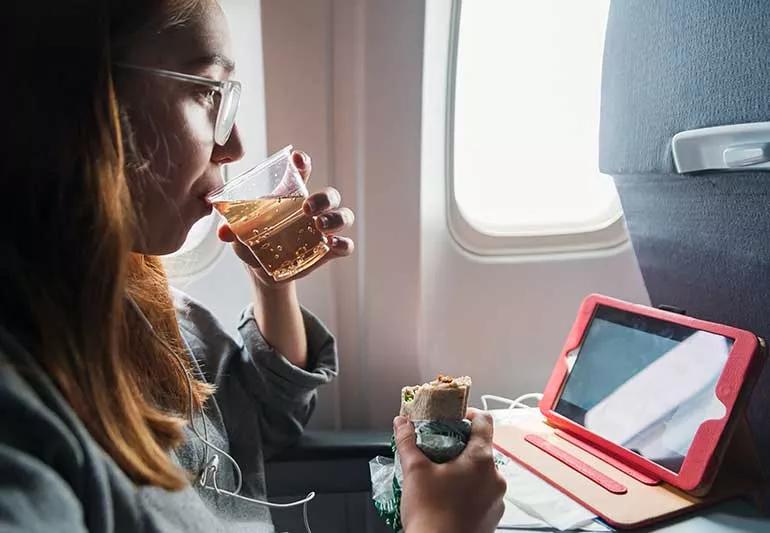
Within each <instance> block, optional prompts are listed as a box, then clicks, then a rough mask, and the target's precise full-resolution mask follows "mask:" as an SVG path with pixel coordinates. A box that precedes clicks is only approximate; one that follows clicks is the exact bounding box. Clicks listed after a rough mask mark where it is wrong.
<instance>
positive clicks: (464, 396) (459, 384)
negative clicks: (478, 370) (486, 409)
mask: <svg viewBox="0 0 770 533" xmlns="http://www.w3.org/2000/svg"><path fill="white" fill-rule="evenodd" d="M470 390H471V378H469V377H468V376H463V377H460V378H453V377H452V376H444V375H442V374H439V375H438V377H437V378H436V379H434V380H433V381H429V382H428V383H423V384H422V385H414V386H412V387H404V388H403V389H401V412H400V414H401V416H405V417H407V418H408V419H409V420H411V421H412V422H414V421H415V420H462V419H463V418H465V411H467V410H468V395H469V394H470Z"/></svg>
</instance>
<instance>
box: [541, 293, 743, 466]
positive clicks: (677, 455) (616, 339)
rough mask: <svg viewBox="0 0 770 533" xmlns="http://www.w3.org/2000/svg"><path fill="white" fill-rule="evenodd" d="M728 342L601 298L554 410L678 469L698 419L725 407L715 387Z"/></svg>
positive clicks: (572, 358)
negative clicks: (616, 306)
mask: <svg viewBox="0 0 770 533" xmlns="http://www.w3.org/2000/svg"><path fill="white" fill-rule="evenodd" d="M733 342H734V340H733V339H731V338H728V337H723V336H722V335H717V334H715V333H709V332H707V331H701V330H697V329H692V328H689V327H687V326H682V325H679V324H673V323H671V322H666V321H663V320H659V319H656V318H651V317H646V316H642V315H637V314H633V313H630V312H627V311H623V310H620V309H615V308H613V307H608V306H604V305H599V306H597V308H596V311H595V312H594V316H593V318H592V319H591V322H590V324H589V325H588V328H587V330H586V333H585V335H584V337H583V342H582V344H581V345H580V347H579V348H578V349H577V350H576V352H573V353H572V354H570V355H569V356H568V367H571V370H570V371H569V373H568V376H567V380H566V382H565V384H564V386H563V388H562V391H561V395H560V396H559V399H558V401H557V403H556V408H555V411H556V412H557V413H559V414H560V415H562V416H565V417H567V418H569V419H570V420H572V421H573V422H576V423H578V424H580V425H582V426H585V427H586V428H587V429H589V430H590V431H592V432H593V433H595V434H597V435H599V436H601V437H603V438H605V439H607V440H609V441H611V442H614V443H615V444H619V445H621V446H623V447H624V448H627V449H629V450H631V451H633V452H635V453H637V454H639V455H641V456H643V457H646V458H647V459H650V460H652V461H654V462H656V463H657V464H659V465H661V466H662V467H664V468H667V469H669V470H671V471H673V472H676V473H678V472H679V470H680V468H681V467H682V462H683V461H684V458H685V456H686V455H687V450H688V449H689V448H690V445H691V444H692V441H693V438H694V437H695V433H696V431H697V430H698V427H699V426H700V425H701V423H703V422H704V421H705V420H709V419H719V418H722V417H723V416H724V414H725V408H724V405H723V404H722V403H721V402H720V401H719V399H718V398H717V397H716V394H715V389H716V384H717V381H718V380H719V377H720V375H721V374H722V370H723V368H724V366H725V363H726V362H727V356H728V354H729V353H730V349H731V348H732V345H733Z"/></svg>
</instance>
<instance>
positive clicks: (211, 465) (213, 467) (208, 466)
mask: <svg viewBox="0 0 770 533" xmlns="http://www.w3.org/2000/svg"><path fill="white" fill-rule="evenodd" d="M127 298H128V301H129V302H130V303H131V306H132V307H133V308H134V310H135V311H136V313H137V315H138V316H139V318H140V319H141V320H142V322H144V324H145V326H146V327H147V329H148V330H149V331H150V333H151V334H152V336H153V338H154V339H155V340H156V341H158V342H159V343H160V344H161V345H162V346H163V348H165V350H166V351H167V352H168V353H169V354H170V355H171V356H172V357H173V358H174V360H175V361H176V362H177V364H179V366H180V367H181V369H182V372H184V375H185V379H186V381H187V391H188V394H189V401H190V409H189V412H188V417H189V423H190V429H191V430H192V432H193V433H194V434H195V436H196V437H198V439H199V440H200V441H201V442H202V443H203V444H204V449H205V456H204V465H205V466H204V467H203V471H202V473H201V475H200V485H201V486H202V487H204V488H207V489H209V490H213V491H215V492H216V493H217V494H224V495H226V496H230V497H232V498H237V499H239V500H242V501H247V502H251V503H256V504H259V505H263V506H265V507H268V508H275V509H285V508H289V507H297V506H299V505H301V506H302V517H303V519H304V522H305V529H306V530H307V533H312V532H311V531H310V522H309V521H308V516H307V504H308V503H309V502H310V501H311V500H312V499H313V498H315V492H309V493H308V494H307V495H306V496H305V497H304V498H302V499H300V500H297V501H293V502H288V503H273V502H268V501H264V500H257V499H253V498H247V497H245V496H241V495H240V494H239V493H240V491H241V487H242V485H243V473H242V472H241V467H240V465H239V464H238V462H237V461H236V460H235V459H233V457H231V456H230V454H228V453H227V452H226V451H224V450H222V449H221V448H219V447H217V446H216V445H214V444H212V443H211V442H209V441H208V426H207V424H206V416H205V415H203V414H202V418H203V432H204V434H205V437H204V436H201V434H200V433H199V432H198V428H196V427H195V420H194V416H193V406H194V401H193V400H194V397H193V386H192V378H191V377H190V373H189V370H188V369H187V365H185V364H184V362H183V361H182V360H181V359H180V357H179V355H178V354H177V353H176V352H175V351H174V350H173V349H172V348H171V347H170V346H169V345H168V343H167V342H166V341H165V340H163V339H162V338H161V336H160V335H158V333H157V332H156V331H155V328H154V327H153V325H152V324H151V323H150V321H149V320H148V319H147V316H145V314H144V312H143V311H142V310H141V308H140V307H139V305H138V304H137V303H136V302H135V301H134V299H133V298H131V297H130V296H129V297H127ZM209 448H211V449H212V450H215V451H217V452H219V453H221V454H222V455H223V456H224V457H226V458H227V459H228V460H229V461H230V463H232V465H233V467H234V468H235V472H236V474H237V475H236V476H235V477H236V480H237V481H236V483H235V490H234V491H233V492H230V491H227V490H224V489H220V488H219V487H218V486H217V471H218V469H219V457H218V456H217V455H216V454H214V456H213V458H212V459H211V460H209V458H208V454H209ZM209 471H210V472H211V473H212V476H211V480H212V485H213V486H209V485H207V484H206V482H207V480H208V473H209Z"/></svg>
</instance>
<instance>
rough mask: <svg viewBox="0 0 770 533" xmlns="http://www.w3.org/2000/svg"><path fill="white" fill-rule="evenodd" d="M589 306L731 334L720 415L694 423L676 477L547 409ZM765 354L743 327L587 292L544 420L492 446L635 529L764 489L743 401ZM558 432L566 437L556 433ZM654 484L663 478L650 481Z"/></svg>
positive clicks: (505, 432)
mask: <svg viewBox="0 0 770 533" xmlns="http://www.w3.org/2000/svg"><path fill="white" fill-rule="evenodd" d="M598 305H607V306H610V307H614V308H618V309H623V310H626V311H630V312H632V313H636V314H641V315H645V316H650V317H655V318H660V319H663V320H666V321H669V322H675V323H678V324H682V325H685V326H689V327H692V328H695V329H699V330H704V331H710V332H713V333H717V334H720V335H724V336H726V337H730V338H733V339H734V340H735V342H734V344H733V347H732V350H731V352H730V355H729V357H728V361H727V363H726V364H725V368H724V370H723V372H722V375H721V377H720V379H719V381H718V382H717V387H716V395H717V397H718V398H719V399H720V401H721V402H722V403H723V404H724V406H725V415H724V417H723V418H721V419H719V420H708V421H706V422H704V423H703V424H702V425H701V426H700V428H699V429H698V431H697V432H696V435H695V438H694V440H693V443H692V445H691V446H690V449H689V451H688V453H687V457H686V458H685V461H684V463H683V465H682V468H681V469H680V473H679V475H677V474H676V473H674V472H671V471H669V470H666V469H664V468H663V467H661V466H659V465H657V464H656V463H654V462H652V461H649V460H647V459H645V458H643V457H641V456H639V455H637V454H635V453H633V452H631V451H629V450H626V449H624V448H622V447H620V446H618V445H615V444H613V443H611V442H609V441H607V440H605V439H602V438H601V437H599V436H598V435H596V434H594V433H592V432H590V431H588V430H587V429H586V428H584V427H583V426H580V425H578V424H576V423H574V422H572V421H571V420H569V419H567V418H565V417H563V416H561V415H559V414H557V413H555V412H554V411H553V408H554V407H555V404H556V401H557V400H558V397H559V395H560V393H561V389H562V386H563V384H564V381H565V379H566V377H567V374H568V372H567V355H568V354H569V353H570V352H572V351H574V350H575V349H576V348H578V347H579V346H580V344H581V342H582V340H583V335H584V333H585V331H586V328H587V326H588V324H589V323H590V321H591V318H592V317H593V314H594V311H595V309H596V307H597V306H598ZM764 359H765V357H764V347H763V344H762V341H761V340H760V339H758V338H757V337H756V336H755V335H753V334H751V333H749V332H747V331H744V330H740V329H737V328H732V327H729V326H724V325H721V324H715V323H711V322H706V321H702V320H698V319H695V318H691V317H686V316H682V315H678V314H675V313H670V312H667V311H662V310H659V309H653V308H650V307H647V306H642V305H636V304H631V303H628V302H624V301H621V300H616V299H614V298H609V297H607V296H602V295H596V294H593V295H590V296H588V297H587V298H586V299H585V300H584V301H583V304H582V305H581V307H580V310H579V312H578V316H577V319H576V321H575V324H574V325H573V327H572V330H571V332H570V334H569V336H568V337H567V341H566V343H565V345H564V348H563V350H562V352H561V355H560V357H559V360H558V361H557V364H556V366H555V368H554V371H553V373H552V375H551V378H550V380H549V382H548V385H547V387H546V389H545V392H544V397H543V399H542V400H541V402H540V408H541V411H542V412H543V415H544V416H545V419H544V420H542V421H540V422H533V423H530V424H528V425H527V426H510V427H501V428H499V429H496V430H495V445H496V447H497V448H498V449H499V450H500V451H501V452H503V453H505V454H507V455H509V456H510V457H512V458H513V459H514V460H516V461H517V462H518V463H520V464H522V465H523V466H524V467H526V468H528V469H529V470H531V471H532V472H534V473H535V474H537V475H539V476H540V477H541V478H543V479H545V480H546V481H548V482H549V483H551V484H552V485H554V486H555V487H557V488H558V489H560V490H561V491H562V492H564V493H566V494H567V495H569V496H571V497H572V498H573V499H575V500H576V501H578V502H580V503H581V504H582V505H584V506H585V507H587V508H589V509H590V510H592V511H593V512H594V513H596V514H597V515H598V516H600V517H601V518H603V519H604V520H605V521H606V522H607V523H609V524H610V525H613V526H615V527H618V528H633V527H641V526H645V525H648V524H651V523H653V522H656V521H659V520H662V519H665V518H667V517H671V516H674V515H678V514H681V513H684V512H687V511H689V510H692V509H695V508H697V507H701V506H704V505H707V504H710V503H715V502H717V501H720V500H723V499H726V498H730V497H735V496H738V495H744V494H746V495H750V494H752V493H753V492H754V491H755V490H757V489H758V488H761V487H762V486H763V485H764V476H762V475H761V474H760V472H761V468H760V466H759V464H760V463H759V460H758V457H757V453H756V448H755V446H754V443H753V439H752V438H751V434H750V430H749V426H748V424H747V423H746V418H745V407H746V404H747V401H748V396H749V395H750V392H751V388H752V387H753V384H754V382H755V380H756V377H757V376H758V375H759V372H760V370H761V367H762V365H763V364H764ZM562 431H563V432H566V433H567V434H566V435H564V436H560V435H559V433H560V432H562ZM720 467H721V468H720ZM655 480H661V481H662V483H658V484H653V483H651V481H655ZM618 486H620V488H622V489H624V490H618ZM610 489H613V490H610Z"/></svg>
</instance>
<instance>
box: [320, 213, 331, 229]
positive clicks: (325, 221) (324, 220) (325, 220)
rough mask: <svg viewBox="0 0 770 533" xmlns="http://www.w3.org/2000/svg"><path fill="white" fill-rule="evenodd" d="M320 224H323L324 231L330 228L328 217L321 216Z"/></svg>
mask: <svg viewBox="0 0 770 533" xmlns="http://www.w3.org/2000/svg"><path fill="white" fill-rule="evenodd" d="M318 223H319V224H321V227H322V228H323V229H326V228H328V227H329V217H327V216H326V215H321V216H320V217H318Z"/></svg>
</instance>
